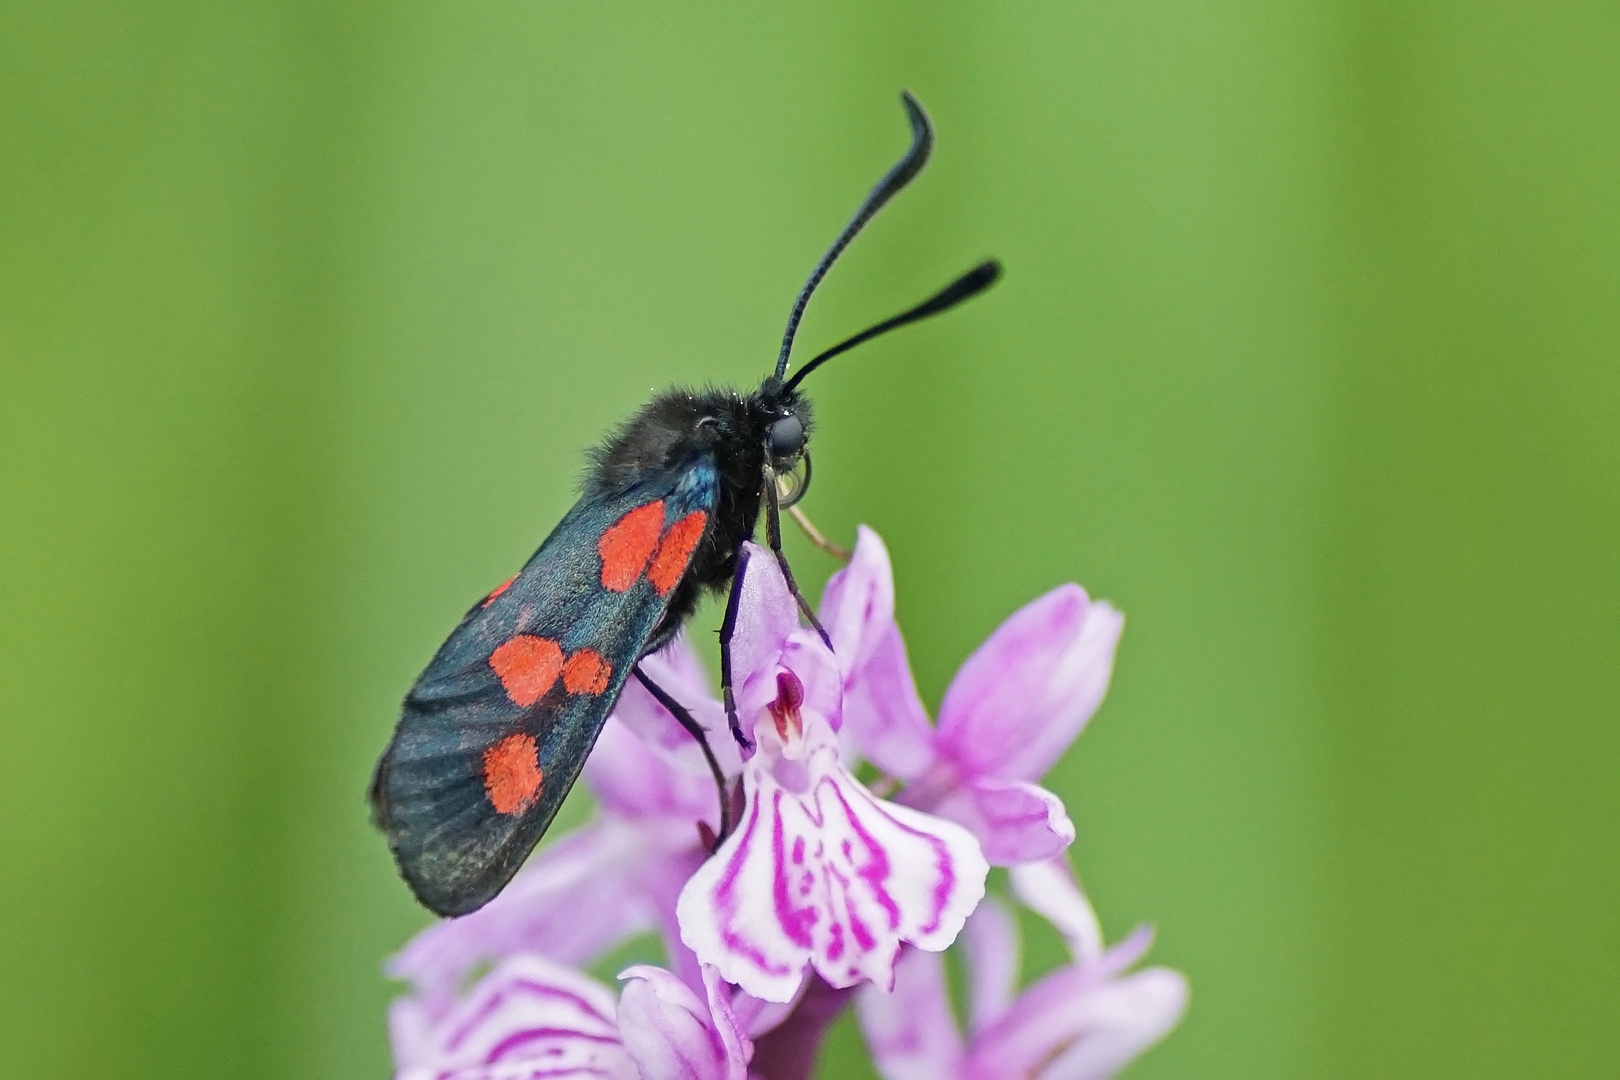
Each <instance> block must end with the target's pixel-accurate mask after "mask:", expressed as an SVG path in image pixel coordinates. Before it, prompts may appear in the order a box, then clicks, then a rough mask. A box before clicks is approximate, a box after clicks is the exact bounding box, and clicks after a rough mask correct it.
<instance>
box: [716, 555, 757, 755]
mask: <svg viewBox="0 0 1620 1080" xmlns="http://www.w3.org/2000/svg"><path fill="white" fill-rule="evenodd" d="M747 569H748V549H747V548H745V547H742V546H741V545H739V546H738V548H737V569H736V570H735V571H734V572H733V573H732V575H731V595H730V596H729V597H727V598H726V615H725V618H723V619H721V620H720V698H721V700H723V701H724V702H725V703H726V721H727V722H728V723H729V724H730V725H731V737H732V738H733V739H736V740H737V745H738V746H740V747H742V748H743V750H744V752H752V751H753V749H754V740H753V739H750V738H749V737H748V735H747V734H746V733H745V732H744V731H743V729H742V723H741V722H740V721H739V720H738V719H737V699H736V695H735V694H734V693H733V692H732V689H731V637H732V635H733V634H735V633H736V632H737V607H738V605H739V604H740V603H741V602H742V583H743V572H744V571H746V570H747Z"/></svg>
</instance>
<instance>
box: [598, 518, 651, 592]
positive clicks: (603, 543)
mask: <svg viewBox="0 0 1620 1080" xmlns="http://www.w3.org/2000/svg"><path fill="white" fill-rule="evenodd" d="M663 528H664V500H663V499H658V500H655V501H653V502H650V503H648V504H647V505H646V506H638V507H636V508H635V509H634V510H632V511H630V512H629V513H628V514H626V515H624V517H622V518H620V519H619V520H618V521H616V522H614V523H613V524H612V525H610V526H608V530H607V532H605V533H603V534H602V539H600V540H598V541H597V542H596V550H597V553H598V554H600V555H601V556H602V586H603V587H604V588H608V589H612V590H613V591H614V592H624V591H625V590H626V589H628V588H630V586H632V585H634V584H635V583H636V579H637V578H638V577H640V576H641V568H642V567H644V566H646V565H647V560H648V559H650V558H651V557H652V553H653V548H655V547H657V546H658V534H659V533H660V532H662V531H663Z"/></svg>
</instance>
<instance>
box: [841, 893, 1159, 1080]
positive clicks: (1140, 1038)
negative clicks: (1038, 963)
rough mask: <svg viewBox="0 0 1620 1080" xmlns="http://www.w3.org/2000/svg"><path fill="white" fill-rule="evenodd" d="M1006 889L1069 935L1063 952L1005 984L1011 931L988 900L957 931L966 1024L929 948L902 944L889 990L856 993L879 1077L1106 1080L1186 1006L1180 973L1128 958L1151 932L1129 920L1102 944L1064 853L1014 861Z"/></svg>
mask: <svg viewBox="0 0 1620 1080" xmlns="http://www.w3.org/2000/svg"><path fill="white" fill-rule="evenodd" d="M1013 888H1014V891H1015V892H1016V893H1017V894H1018V895H1019V897H1020V899H1023V900H1024V901H1025V903H1026V904H1029V905H1030V906H1032V907H1034V908H1035V909H1036V910H1038V911H1040V912H1041V913H1042V914H1045V915H1047V916H1048V917H1049V918H1050V919H1051V920H1052V921H1053V924H1054V925H1055V926H1056V927H1057V928H1058V930H1059V931H1060V932H1061V933H1063V935H1064V936H1065V938H1066V939H1067V940H1068V942H1069V947H1070V951H1071V954H1072V958H1073V959H1072V962H1071V963H1070V964H1068V965H1067V966H1065V967H1062V968H1059V969H1058V970H1057V971H1055V972H1052V973H1051V974H1049V975H1047V976H1045V977H1044V978H1042V979H1039V980H1038V981H1036V982H1035V983H1034V984H1032V985H1030V986H1028V987H1026V988H1025V989H1024V990H1023V992H1022V993H1020V994H1016V995H1015V992H1014V988H1015V981H1016V978H1017V971H1018V936H1017V929H1016V925H1015V924H1014V922H1013V920H1012V918H1011V917H1010V916H1009V914H1008V913H1007V910H1006V909H1005V908H1004V907H1002V906H1001V905H1000V904H999V903H997V902H996V901H995V900H986V901H985V902H984V903H983V904H982V905H980V907H979V909H978V910H977V911H975V912H974V913H973V917H972V918H971V919H970V920H969V921H968V926H967V931H966V932H965V933H964V935H963V939H964V942H965V944H966V946H967V960H968V963H967V968H968V971H969V974H970V985H969V987H968V1012H969V1020H970V1025H971V1031H970V1034H969V1035H968V1036H967V1037H966V1038H964V1037H963V1034H962V1032H961V1030H960V1029H959V1028H958V1026H957V1022H956V1018H955V1016H954V1015H953V1014H952V1011H951V1004H950V999H949V997H948V995H947V991H946V980H945V967H944V964H943V962H942V961H941V959H940V958H939V957H938V956H934V955H932V954H930V953H923V952H915V951H908V952H907V953H906V955H905V957H903V958H902V959H901V961H900V965H899V970H898V972H897V977H896V979H895V989H894V992H893V993H892V994H879V993H874V992H872V990H871V989H866V990H863V991H862V992H861V994H860V996H859V998H858V999H857V1002H856V1011H857V1014H858V1016H859V1018H860V1022H861V1028H862V1031H863V1033H864V1034H865V1035H866V1039H867V1045H868V1046H869V1047H870V1048H871V1051H872V1059H873V1063H874V1064H875V1065H876V1066H877V1070H878V1073H879V1075H881V1076H882V1077H883V1078H884V1080H999V1078H1001V1077H1007V1076H1020V1077H1030V1078H1032V1080H1104V1078H1106V1077H1111V1076H1114V1075H1116V1074H1117V1073H1118V1072H1119V1071H1120V1070H1122V1069H1124V1068H1125V1066H1127V1065H1129V1064H1130V1063H1131V1062H1132V1061H1134V1060H1135V1059H1136V1058H1137V1057H1138V1056H1139V1055H1140V1054H1141V1053H1142V1052H1143V1051H1144V1050H1146V1049H1147V1048H1148V1047H1150V1046H1152V1045H1153V1044H1154V1043H1156V1042H1158V1041H1159V1040H1160V1039H1162V1038H1163V1037H1164V1036H1165V1035H1166V1034H1167V1033H1168V1032H1169V1031H1170V1029H1171V1028H1173V1027H1175V1025H1176V1023H1177V1022H1178V1021H1179V1020H1180V1019H1181V1014H1182V1013H1183V1012H1184V1011H1185V1010H1186V1007H1187V981H1186V979H1185V978H1183V977H1182V975H1181V974H1180V973H1179V972H1175V971H1171V970H1169V969H1167V968H1147V969H1145V970H1142V971H1138V972H1135V973H1131V974H1126V971H1127V969H1128V968H1129V967H1130V966H1131V965H1132V964H1134V963H1135V962H1136V961H1137V959H1139V958H1140V957H1141V955H1142V954H1143V953H1144V952H1146V951H1147V948H1148V945H1149V944H1150V943H1151V941H1152V935H1151V934H1150V933H1149V932H1148V931H1147V930H1146V929H1145V928H1144V929H1142V930H1138V931H1137V932H1136V933H1134V934H1132V935H1131V936H1130V937H1128V938H1126V939H1125V940H1124V941H1123V942H1121V943H1120V944H1119V945H1116V946H1114V947H1113V948H1112V949H1109V950H1107V951H1102V949H1101V934H1100V932H1099V931H1098V929H1097V919H1096V916H1095V915H1094V914H1093V913H1092V911H1091V907H1090V905H1089V904H1088V903H1087V902H1086V899H1085V896H1084V895H1083V894H1082V893H1081V892H1080V889H1079V887H1078V885H1077V884H1076V883H1075V882H1074V879H1073V876H1072V875H1071V874H1070V873H1069V870H1068V866H1067V864H1065V863H1061V862H1058V863H1036V864H1032V865H1031V866H1029V867H1021V868H1019V869H1017V870H1014V871H1013Z"/></svg>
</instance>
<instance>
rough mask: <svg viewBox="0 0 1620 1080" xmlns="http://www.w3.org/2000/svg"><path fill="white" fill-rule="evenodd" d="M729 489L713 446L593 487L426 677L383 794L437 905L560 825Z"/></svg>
mask: <svg viewBox="0 0 1620 1080" xmlns="http://www.w3.org/2000/svg"><path fill="white" fill-rule="evenodd" d="M717 489H718V477H717V474H716V472H715V467H714V463H713V460H712V459H711V458H708V457H703V458H700V459H698V460H697V461H696V462H694V463H691V464H688V465H687V466H686V467H684V468H681V469H674V470H668V471H665V472H662V473H659V474H657V475H656V476H654V477H653V478H651V479H648V480H644V481H643V482H641V483H638V484H635V485H633V486H631V487H629V488H628V489H627V490H624V491H622V492H620V493H618V494H614V495H610V496H599V495H595V494H587V495H585V496H584V497H582V498H581V499H580V501H579V502H577V503H576V504H575V505H574V508H573V509H572V510H570V511H569V512H568V514H567V516H566V517H564V518H563V519H562V521H561V522H560V523H558V525H557V527H556V529H554V530H553V531H552V533H551V535H550V536H549V537H547V538H546V541H545V543H543V544H542V545H541V546H540V549H539V550H538V551H537V552H535V554H534V557H533V558H531V559H530V560H529V561H528V563H527V564H526V565H525V566H524V567H523V569H522V570H521V571H519V573H518V574H517V576H516V577H514V578H512V579H511V580H510V581H508V582H506V583H505V584H503V585H502V586H500V587H499V588H497V589H496V590H495V591H494V592H492V593H491V594H490V595H489V596H488V597H486V598H485V599H484V600H483V601H482V602H480V603H479V604H478V605H476V606H475V607H474V608H473V609H472V610H471V611H469V612H468V613H467V615H466V617H465V618H464V619H463V620H462V622H461V625H460V626H459V627H457V628H456V630H455V632H454V633H452V634H451V635H450V637H449V639H448V640H447V641H445V643H444V645H443V646H441V647H440V649H439V651H438V653H437V654H436V655H435V656H434V657H433V660H432V662H431V663H430V664H428V666H427V670H425V671H423V672H422V675H421V677H420V678H418V679H417V681H416V684H415V685H414V686H413V687H412V688H411V691H410V693H409V695H407V697H406V698H405V704H404V708H403V711H402V713H401V715H400V719H399V724H398V726H397V727H396V728H395V731H394V737H393V740H392V741H391V742H390V743H389V745H388V749H387V751H386V752H385V753H384V754H383V757H382V760H381V761H380V762H379V763H378V765H377V772H376V776H375V777H374V779H373V781H372V789H371V801H372V808H373V812H374V814H375V816H376V820H377V823H378V825H379V826H380V827H381V828H382V829H383V830H384V831H385V832H386V833H387V835H388V843H389V847H390V848H391V849H392V850H393V853H394V858H395V860H396V861H397V862H398V864H399V869H400V873H401V874H402V875H403V876H404V878H405V880H406V882H407V883H408V884H409V885H410V886H411V889H412V891H414V892H415V893H416V896H417V898H418V899H420V900H421V901H422V903H423V904H425V905H427V906H428V907H429V908H431V909H432V910H433V911H435V912H437V913H439V914H440V915H460V914H464V913H466V912H468V911H472V910H475V909H476V908H479V907H482V906H483V905H484V904H485V903H487V902H488V901H489V900H490V899H491V898H492V897H494V896H495V894H496V893H498V892H499V891H500V890H501V889H502V888H503V887H504V886H505V885H506V883H507V882H508V881H510V880H511V878H512V875H513V874H515V873H516V872H517V869H518V867H519V866H521V865H522V863H523V860H524V859H525V858H526V857H527V856H528V854H529V852H530V851H531V850H532V849H533V847H534V845H535V844H536V843H537V842H538V841H539V839H540V837H541V835H542V834H543V833H544V832H545V831H546V827H547V826H548V825H550V824H551V819H552V818H553V817H554V816H555V815H556V813H557V808H558V807H559V806H560V805H561V804H562V800H563V797H564V796H565V795H566V794H567V793H568V790H569V788H571V787H572V786H573V784H574V780H575V778H576V777H578V775H579V771H580V768H581V767H582V766H583V765H584V763H585V758H586V756H587V755H588V754H589V753H590V750H591V746H592V744H594V743H595V742H596V736H597V733H598V732H600V731H601V729H602V724H603V722H604V721H605V720H606V719H607V717H608V714H609V713H610V712H612V710H613V706H614V704H615V703H616V702H617V701H618V698H619V694H620V692H621V691H622V690H623V689H624V684H625V681H626V679H628V678H629V676H630V673H631V670H632V669H633V668H634V666H635V664H636V661H638V660H639V659H640V658H641V656H642V655H643V653H644V652H645V651H646V648H647V646H648V643H649V641H650V640H651V638H652V635H653V633H654V631H655V630H656V629H657V627H658V625H659V622H660V620H662V619H663V617H664V614H665V612H666V611H667V610H668V608H669V604H670V600H671V597H672V595H673V594H674V592H675V588H676V586H677V585H678V584H679V582H680V580H681V578H682V576H683V575H684V574H685V572H686V569H687V566H688V565H689V564H690V562H691V560H692V556H693V553H694V551H696V549H697V547H698V546H699V544H701V543H702V541H703V538H704V536H705V534H706V533H707V531H708V530H709V528H710V527H711V523H712V519H713V516H714V511H715V505H716V500H717Z"/></svg>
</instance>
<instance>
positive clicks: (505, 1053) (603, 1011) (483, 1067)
mask: <svg viewBox="0 0 1620 1080" xmlns="http://www.w3.org/2000/svg"><path fill="white" fill-rule="evenodd" d="M614 1013H615V1006H614V1002H613V995H612V993H610V992H609V991H608V989H607V987H605V986H602V985H601V984H600V983H598V982H596V981H595V980H594V979H591V978H589V977H587V976H585V975H583V974H581V973H580V972H578V971H576V970H574V969H573V968H569V967H565V966H563V965H561V964H557V963H554V962H552V961H550V960H547V959H545V958H544V957H540V956H534V955H531V954H519V955H517V956H513V957H509V958H508V959H507V960H505V961H504V962H502V963H501V965H500V966H499V967H497V968H496V969H495V970H494V971H492V972H490V973H489V975H487V976H485V977H484V978H483V979H481V980H479V982H478V984H477V985H476V986H474V987H473V988H472V990H471V991H470V992H469V993H468V994H467V996H466V997H465V998H463V999H462V1000H461V1001H459V1002H457V1003H456V1004H455V1006H454V1007H453V1008H452V1009H451V1010H450V1011H449V1012H448V1013H447V1014H446V1015H444V1016H443V1017H442V1018H441V1019H439V1020H438V1021H436V1022H435V1023H434V1024H433V1025H432V1031H431V1035H430V1036H429V1038H428V1039H427V1040H426V1042H425V1043H423V1044H421V1045H418V1046H417V1047H415V1048H414V1050H413V1051H412V1056H413V1057H414V1059H415V1060H414V1061H413V1062H412V1063H411V1065H410V1066H409V1067H408V1068H406V1069H405V1070H403V1071H402V1073H401V1074H400V1075H401V1077H405V1078H412V1080H414V1078H416V1077H430V1076H431V1077H451V1078H455V1080H474V1078H480V1080H481V1078H486V1077H488V1078H494V1077H499V1076H522V1075H539V1074H537V1073H535V1072H534V1071H533V1067H534V1066H538V1065H543V1066H544V1068H545V1070H546V1075H553V1076H559V1077H560V1076H607V1077H614V1078H626V1080H629V1078H633V1077H634V1075H635V1074H634V1072H633V1071H632V1067H631V1064H630V1059H629V1058H628V1057H627V1056H626V1054H625V1051H624V1047H623V1045H622V1044H621V1042H620V1038H619V1030H618V1025H617V1023H616V1022H615V1020H614Z"/></svg>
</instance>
